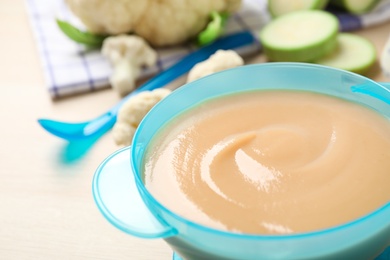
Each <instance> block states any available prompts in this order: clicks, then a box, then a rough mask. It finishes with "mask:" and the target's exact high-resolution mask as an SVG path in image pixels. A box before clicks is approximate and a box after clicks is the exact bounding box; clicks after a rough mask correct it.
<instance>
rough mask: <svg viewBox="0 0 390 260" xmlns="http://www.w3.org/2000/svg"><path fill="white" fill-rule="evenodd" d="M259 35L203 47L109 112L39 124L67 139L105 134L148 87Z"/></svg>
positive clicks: (224, 39)
mask: <svg viewBox="0 0 390 260" xmlns="http://www.w3.org/2000/svg"><path fill="white" fill-rule="evenodd" d="M254 41H255V38H254V37H253V35H252V34H251V33H250V32H248V31H244V32H239V33H236V34H232V35H228V36H224V37H221V38H220V39H218V40H216V41H215V42H213V43H211V44H210V45H207V46H205V47H202V48H200V49H198V50H196V51H194V52H192V53H190V54H188V55H187V56H185V57H184V58H183V59H182V60H180V61H179V62H178V63H176V64H175V65H173V66H172V67H170V68H169V69H167V70H165V71H163V72H162V73H160V74H158V75H156V76H155V77H153V78H151V79H150V80H149V81H147V82H146V83H145V84H143V85H142V86H141V87H139V88H138V89H136V90H134V91H133V92H132V93H130V94H129V95H127V96H126V97H125V98H123V99H122V100H121V101H120V102H119V103H118V104H117V105H115V106H114V107H112V108H111V109H110V110H109V111H107V112H106V113H104V114H102V115H100V116H98V117H97V118H95V119H92V120H89V121H85V122H80V123H69V122H60V121H55V120H50V119H43V118H42V119H38V122H39V124H40V125H41V126H42V127H43V128H44V129H46V130H47V131H48V132H49V133H51V134H53V135H55V136H58V137H60V138H63V139H66V140H70V141H72V140H82V139H85V138H89V137H93V136H97V135H103V134H104V133H105V132H107V131H108V130H109V129H111V127H112V126H113V125H114V124H115V121H116V117H117V113H118V110H119V108H120V107H121V106H122V105H123V103H125V102H126V101H127V100H128V99H129V98H131V97H132V96H134V95H136V94H138V93H140V92H142V91H146V90H153V89H156V88H160V87H163V86H165V85H166V84H168V83H169V82H171V81H173V80H174V79H176V78H178V77H180V76H182V75H183V74H184V73H186V72H188V71H189V70H190V69H191V68H192V67H193V66H194V65H195V64H197V63H198V62H201V61H204V60H206V59H207V58H208V57H209V56H210V55H212V54H213V53H215V52H216V51H217V50H220V49H224V50H227V49H234V48H238V47H241V46H245V45H249V44H252V43H254Z"/></svg>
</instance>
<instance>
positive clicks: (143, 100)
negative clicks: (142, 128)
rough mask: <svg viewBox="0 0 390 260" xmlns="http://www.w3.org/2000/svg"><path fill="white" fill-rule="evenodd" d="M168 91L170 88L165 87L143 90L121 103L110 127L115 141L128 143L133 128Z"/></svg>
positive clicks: (119, 143) (131, 136)
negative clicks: (115, 119)
mask: <svg viewBox="0 0 390 260" xmlns="http://www.w3.org/2000/svg"><path fill="white" fill-rule="evenodd" d="M170 93H171V90H169V89H165V88H160V89H155V90H153V91H144V92H141V93H139V94H138V95H136V96H134V97H133V98H131V99H129V100H128V101H127V102H126V103H125V104H123V106H122V107H121V109H120V110H119V112H118V116H117V121H116V123H115V125H114V127H113V129H112V134H113V137H114V141H115V143H116V144H117V145H123V146H128V145H130V144H131V141H132V139H133V135H134V133H135V130H136V129H137V127H138V125H139V123H140V122H141V120H142V119H143V118H144V116H145V115H146V114H147V113H148V112H149V110H150V109H151V108H152V107H153V106H154V105H156V104H157V103H158V102H159V101H160V100H162V99H163V98H165V97H166V96H168V95H169V94H170Z"/></svg>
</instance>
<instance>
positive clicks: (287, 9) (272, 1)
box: [268, 0, 328, 17]
mask: <svg viewBox="0 0 390 260" xmlns="http://www.w3.org/2000/svg"><path fill="white" fill-rule="evenodd" d="M327 3H328V0H293V1H291V0H268V11H269V12H270V14H271V15H272V16H273V17H278V16H281V15H283V14H287V13H291V12H295V11H300V10H314V9H323V8H325V6H326V5H327Z"/></svg>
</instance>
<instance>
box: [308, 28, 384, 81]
mask: <svg viewBox="0 0 390 260" xmlns="http://www.w3.org/2000/svg"><path fill="white" fill-rule="evenodd" d="M376 57H377V54H376V50H375V47H374V45H373V44H372V43H371V42H370V41H369V40H367V39H366V38H363V37H361V36H359V35H355V34H350V33H340V34H339V35H338V37H337V46H336V48H335V50H334V51H333V52H332V53H330V54H328V55H326V56H325V57H323V58H321V59H319V60H317V61H315V63H317V64H322V65H326V66H331V67H335V68H339V69H343V70H348V71H352V72H355V73H359V74H364V73H366V72H367V71H368V70H369V69H370V68H371V66H372V65H373V64H374V63H375V61H376Z"/></svg>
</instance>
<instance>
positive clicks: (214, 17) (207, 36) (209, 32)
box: [198, 12, 229, 46]
mask: <svg viewBox="0 0 390 260" xmlns="http://www.w3.org/2000/svg"><path fill="white" fill-rule="evenodd" d="M210 16H211V21H210V22H209V24H208V25H207V27H206V28H205V29H204V30H203V31H201V32H200V33H199V35H198V44H199V45H201V46H202V45H206V44H209V43H211V42H213V41H215V40H216V39H217V38H218V37H219V36H220V35H221V33H222V31H223V27H224V25H225V23H226V20H227V18H228V17H229V15H228V14H220V13H218V12H212V13H211V14H210Z"/></svg>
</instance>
